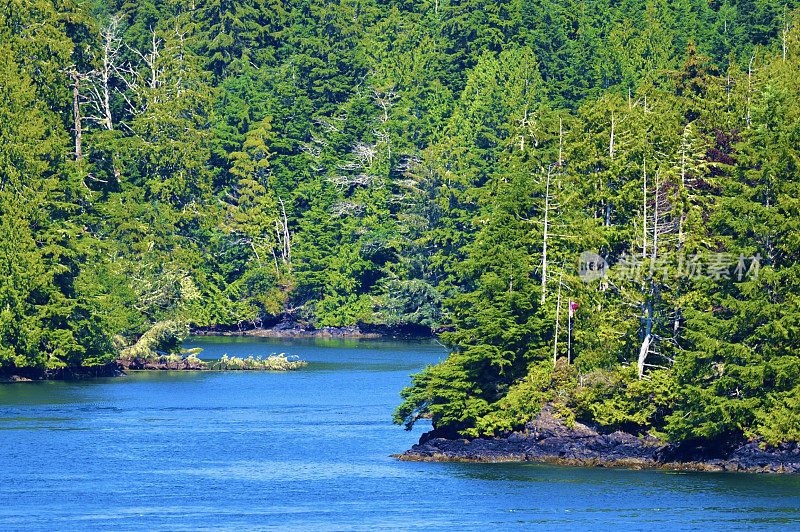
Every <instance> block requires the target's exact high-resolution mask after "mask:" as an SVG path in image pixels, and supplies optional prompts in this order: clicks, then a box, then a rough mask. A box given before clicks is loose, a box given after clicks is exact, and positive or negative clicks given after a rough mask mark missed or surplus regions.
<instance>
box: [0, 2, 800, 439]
mask: <svg viewBox="0 0 800 532" xmlns="http://www.w3.org/2000/svg"><path fill="white" fill-rule="evenodd" d="M795 6H796V3H795V2H784V3H780V2H776V1H773V0H747V1H741V0H735V1H734V0H724V1H721V2H720V1H713V2H706V1H701V0H691V1H684V0H646V1H642V0H626V1H624V2H609V1H606V0H587V1H580V2H579V1H573V0H522V1H519V2H511V1H505V0H493V1H491V2H489V3H485V2H484V3H477V2H474V1H472V0H469V1H466V2H449V1H446V0H442V1H439V0H431V1H428V0H426V1H424V2H422V3H417V4H414V3H410V2H376V1H374V0H366V1H363V2H355V3H353V2H322V1H319V0H286V1H280V0H245V1H241V2H230V1H227V0H202V1H200V2H197V3H193V4H186V3H184V2H178V1H174V0H145V1H143V2H129V1H122V0H93V1H91V2H72V1H67V2H61V1H59V2H55V1H53V0H35V1H31V2H21V1H19V0H12V1H11V2H10V3H8V2H7V3H6V4H5V5H4V6H3V7H0V93H2V94H0V96H2V99H0V101H1V102H2V104H0V216H1V217H2V218H1V219H0V229H1V231H0V370H2V371H12V370H13V369H15V368H23V367H35V368H40V369H45V368H47V367H63V366H77V365H81V364H100V363H103V362H105V361H107V360H109V359H110V358H111V357H113V356H115V355H117V354H118V353H119V352H120V350H123V349H126V348H127V349H131V347H130V346H135V345H136V342H137V340H139V341H141V339H142V338H144V340H145V341H149V340H148V338H149V339H152V336H153V334H155V332H158V329H157V328H156V329H154V328H153V326H154V324H159V323H161V324H164V323H170V324H172V325H171V326H170V327H171V329H170V330H173V332H175V331H185V330H186V326H192V325H194V326H214V325H224V326H237V325H239V326H241V325H242V324H244V323H249V324H252V325H254V326H258V325H259V324H260V323H264V322H265V321H273V320H275V319H280V318H284V317H287V316H291V317H293V318H294V319H298V320H305V321H308V322H310V323H312V324H316V325H320V326H323V325H342V326H346V325H353V324H356V323H358V322H366V323H373V324H377V323H381V324H389V325H397V326H424V327H431V328H442V329H443V330H447V331H449V332H446V333H443V334H442V339H443V340H444V341H445V342H446V343H447V344H448V345H449V346H450V347H451V348H452V355H451V356H450V357H449V358H448V359H447V360H446V361H444V362H443V363H441V364H438V365H435V366H430V367H428V368H427V369H426V370H425V371H423V372H422V373H420V374H418V375H415V376H414V377H413V378H412V383H411V386H410V387H408V388H407V389H406V390H405V391H404V392H403V397H404V398H405V402H404V403H403V404H402V405H401V406H400V408H399V409H398V411H397V415H396V420H397V421H398V422H402V423H407V424H413V422H414V421H415V420H416V419H417V418H418V416H421V415H428V414H429V415H430V416H431V417H432V418H433V422H434V425H435V426H436V427H437V428H440V429H443V430H449V431H451V432H453V431H461V432H462V433H464V434H467V435H471V436H476V435H480V434H496V433H500V432H503V431H508V430H511V429H514V428H517V427H519V426H521V425H522V424H523V423H524V422H525V421H527V420H529V419H530V417H531V416H532V415H534V414H535V413H536V412H537V411H538V409H539V408H540V407H541V405H542V403H544V402H551V403H555V404H556V405H557V406H558V407H559V409H560V411H561V412H562V414H563V415H565V416H568V417H570V416H578V417H582V418H586V419H588V420H591V421H592V422H594V423H597V424H599V425H602V426H605V427H607V428H608V429H609V430H610V429H613V428H624V429H626V430H633V431H642V432H644V431H651V432H653V433H655V434H659V435H663V436H665V437H668V438H673V439H684V438H705V439H720V440H732V439H741V438H745V437H757V438H764V439H766V440H767V441H769V442H771V443H776V442H779V441H782V440H787V439H790V440H791V439H794V440H796V439H797V438H798V437H799V436H798V434H800V429H799V428H798V422H799V421H798V415H797V413H796V411H797V406H798V400H799V399H798V397H799V396H798V393H799V392H798V390H800V382H799V381H798V379H799V378H800V376H798V375H799V373H800V364H799V363H798V362H797V349H798V348H797V346H798V341H800V318H798V316H800V309H799V308H798V301H800V299H798V281H797V279H798V275H800V271H798V268H800V266H798V260H799V259H800V256H799V255H800V238H799V237H798V234H800V227H799V226H798V224H800V221H799V220H800V204H798V199H797V198H798V197H800V193H799V192H800V179H799V178H798V168H800V155H798V148H797V146H799V145H800V129H798V124H800V107H799V106H798V104H797V102H798V101H800V85H798V83H800V82H799V81H798V79H799V78H798V76H797V72H798V71H800V59H798V30H797V17H796V14H794V13H793V11H792V10H793V9H794V8H795ZM76 109H77V115H78V116H76V115H75V110H76ZM545 220H546V222H545ZM583 251H596V252H599V253H600V254H602V255H603V256H605V257H607V258H608V260H609V262H610V263H611V265H612V267H611V268H610V274H609V276H608V277H607V278H604V279H601V280H596V281H593V282H584V281H583V280H582V279H581V278H580V276H579V275H578V273H579V272H578V269H577V268H578V264H577V261H578V257H579V256H580V254H581V252H583ZM720 253H723V254H725V255H724V256H725V257H728V259H726V260H729V261H732V263H730V264H729V265H730V266H731V269H730V271H731V272H733V268H734V267H738V268H739V269H738V270H736V271H738V274H737V273H735V272H734V273H730V272H729V274H727V275H725V274H723V273H722V272H723V271H724V270H720V269H719V267H718V268H717V270H712V266H711V265H710V264H708V261H710V260H712V257H718V256H719V255H718V254H720ZM756 256H757V257H759V258H760V259H759V263H758V266H759V268H758V271H757V272H756V271H755V270H753V269H749V268H750V267H751V266H752V260H751V259H750V257H756ZM692 261H694V262H692ZM698 261H700V262H702V261H706V262H703V264H702V265H701V266H702V268H704V269H703V272H702V273H703V274H700V273H698V271H697V270H695V271H694V273H690V272H688V270H687V268H689V266H687V264H689V263H692V264H695V266H696V265H697V262H698ZM743 261H744V262H743ZM717 266H719V264H718V265H717ZM742 268H744V269H742ZM715 272H716V273H715ZM756 273H757V274H758V275H756ZM569 300H574V301H576V302H578V304H579V307H578V310H577V312H576V314H575V316H574V319H573V331H572V335H571V337H569V338H568V333H567V303H568V301H569ZM559 302H560V303H559ZM148 331H150V332H149V333H148ZM148 334H149V335H150V336H148ZM143 335H144V336H143ZM179 336H180V335H178V334H171V335H166V336H165V337H164V338H165V339H166V340H169V341H166V340H165V342H164V343H163V347H164V348H165V349H169V350H174V349H175V346H176V345H177V344H176V342H177V341H178V340H177V339H178V338H179ZM568 345H569V347H568Z"/></svg>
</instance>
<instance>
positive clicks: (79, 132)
mask: <svg viewBox="0 0 800 532" xmlns="http://www.w3.org/2000/svg"><path fill="white" fill-rule="evenodd" d="M72 79H73V82H74V84H73V86H72V114H73V116H74V118H75V160H76V161H80V160H81V159H83V151H82V144H83V128H82V127H81V104H80V98H81V94H80V74H78V73H77V72H73V73H72Z"/></svg>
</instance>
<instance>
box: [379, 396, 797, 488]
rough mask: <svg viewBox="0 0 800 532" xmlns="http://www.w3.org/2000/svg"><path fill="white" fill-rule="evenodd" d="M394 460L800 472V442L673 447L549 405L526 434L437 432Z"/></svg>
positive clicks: (679, 469)
mask: <svg viewBox="0 0 800 532" xmlns="http://www.w3.org/2000/svg"><path fill="white" fill-rule="evenodd" d="M394 457H395V458H397V459H398V460H401V461H418V462H479V463H499V462H540V463H550V464H560V465H569V466H591V467H613V468H625V469H664V470H671V471H707V472H724V471H730V472H742V473H784V474H797V473H800V444H798V443H797V442H792V443H785V444H781V445H778V446H771V445H768V444H766V442H764V441H759V440H751V441H747V442H741V443H738V444H734V445H729V446H727V447H718V446H714V445H710V444H708V443H704V442H697V441H693V442H688V441H687V442H678V443H669V442H663V441H661V440H658V439H657V438H655V437H653V436H649V435H647V436H644V437H641V436H635V435H633V434H629V433H626V432H620V431H617V432H612V433H608V434H603V433H601V432H599V431H598V430H597V429H596V428H594V427H590V426H588V425H584V424H583V423H579V422H575V423H574V425H572V426H567V424H565V423H564V421H563V420H562V419H561V418H559V417H558V415H557V413H556V412H555V411H554V409H553V408H552V407H551V406H550V405H545V406H544V407H543V408H542V410H541V411H540V412H539V413H538V414H537V415H536V416H535V418H534V419H533V421H530V422H528V423H526V424H525V427H524V428H523V429H522V430H519V431H514V432H511V433H510V434H506V435H503V436H500V437H484V438H473V439H467V438H463V437H462V438H458V437H454V436H453V435H448V434H441V433H439V432H438V431H436V430H433V431H430V432H427V433H425V434H423V435H422V437H421V438H420V442H419V443H418V444H416V445H414V446H413V447H412V448H411V449H409V450H408V451H406V452H404V453H402V454H399V455H394Z"/></svg>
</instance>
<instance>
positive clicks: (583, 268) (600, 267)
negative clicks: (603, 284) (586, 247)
mask: <svg viewBox="0 0 800 532" xmlns="http://www.w3.org/2000/svg"><path fill="white" fill-rule="evenodd" d="M607 274H608V263H607V262H606V259H604V258H603V257H601V256H600V255H598V254H597V253H595V252H594V251H584V252H583V253H581V256H580V257H579V258H578V275H579V276H580V278H581V279H583V280H584V281H586V282H587V283H591V282H592V281H596V280H598V279H602V278H603V277H605V276H606V275H607Z"/></svg>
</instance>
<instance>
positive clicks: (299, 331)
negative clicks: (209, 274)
mask: <svg viewBox="0 0 800 532" xmlns="http://www.w3.org/2000/svg"><path fill="white" fill-rule="evenodd" d="M437 332H439V331H435V330H432V329H431V328H429V327H422V326H402V327H390V326H388V325H372V324H365V323H360V324H358V325H351V326H346V327H320V328H317V327H315V326H313V325H311V324H307V323H301V322H296V321H291V320H286V321H281V322H278V323H274V324H271V325H268V324H263V323H257V324H254V323H250V322H247V323H244V324H240V325H239V326H234V327H225V326H214V327H196V328H193V329H192V330H191V334H192V335H194V336H256V337H261V338H430V337H432V336H435V335H436V334H437Z"/></svg>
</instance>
